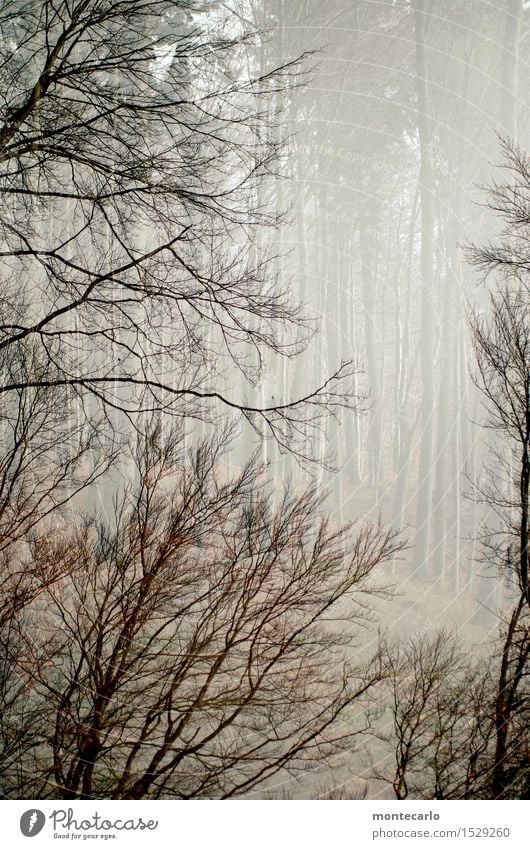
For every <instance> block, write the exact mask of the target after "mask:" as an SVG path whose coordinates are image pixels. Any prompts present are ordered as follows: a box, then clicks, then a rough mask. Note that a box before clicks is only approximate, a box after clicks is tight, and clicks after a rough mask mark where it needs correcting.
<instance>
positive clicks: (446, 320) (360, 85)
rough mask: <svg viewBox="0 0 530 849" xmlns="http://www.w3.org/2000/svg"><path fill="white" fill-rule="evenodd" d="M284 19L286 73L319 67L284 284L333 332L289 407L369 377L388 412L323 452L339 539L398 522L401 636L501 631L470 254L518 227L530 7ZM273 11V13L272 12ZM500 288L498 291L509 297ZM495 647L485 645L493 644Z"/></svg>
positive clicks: (305, 90)
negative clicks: (346, 525) (442, 627)
mask: <svg viewBox="0 0 530 849" xmlns="http://www.w3.org/2000/svg"><path fill="white" fill-rule="evenodd" d="M415 5H416V10H414V9H413V7H412V5H411V4H409V3H407V2H393V3H390V2H389V3H383V2H377V1H376V0H372V1H371V2H348V3H344V2H342V3H341V2H338V0H337V2H335V0H325V2H319V0H314V1H313V0H308V2H304V3H296V4H294V3H286V2H283V3H276V4H268V8H269V10H270V16H269V18H268V23H269V25H270V26H271V27H272V39H271V41H270V43H269V44H268V45H267V47H266V50H268V51H270V53H271V60H272V61H274V62H280V61H285V60H286V59H289V58H292V57H293V56H295V55H297V54H299V53H301V52H302V51H304V50H315V51H316V53H315V55H314V56H312V57H310V59H309V60H308V64H309V65H310V66H311V67H310V71H309V77H310V79H309V81H308V82H307V83H306V85H305V86H303V87H300V88H293V92H292V96H291V100H290V103H289V105H288V109H289V112H288V128H289V130H291V131H292V132H293V136H292V137H291V140H290V143H289V147H288V155H287V156H286V157H285V159H284V161H283V163H282V166H281V168H280V175H279V177H278V179H277V181H276V183H275V185H274V191H275V192H276V194H277V202H278V204H279V205H280V206H282V205H284V206H285V205H289V204H290V220H289V224H288V225H286V226H285V227H284V228H283V229H282V230H281V232H280V233H279V235H278V236H277V238H276V242H275V247H277V248H279V249H280V251H282V252H283V254H284V255H283V258H282V260H281V273H282V275H283V277H284V279H287V280H289V285H291V286H292V288H293V290H294V291H295V293H296V296H297V297H298V298H299V299H300V300H301V301H302V302H303V303H304V304H306V310H307V312H308V313H309V314H311V315H313V316H317V317H318V318H319V320H320V332H319V334H317V335H316V336H315V337H314V338H313V339H312V341H311V343H310V346H309V350H308V352H307V353H306V354H305V356H304V357H302V358H301V359H300V360H299V361H298V362H297V363H296V365H293V366H292V367H291V368H290V369H289V370H288V374H287V376H284V377H283V379H281V378H280V374H281V373H280V372H279V371H272V373H270V374H269V375H268V379H267V385H270V391H271V393H274V386H275V385H277V384H278V383H280V384H281V385H283V387H284V390H285V389H286V390H287V392H288V391H289V388H291V389H292V388H293V387H294V386H298V385H299V382H300V381H301V380H302V381H304V380H305V381H307V380H311V379H314V381H315V382H316V381H317V380H318V379H319V378H322V377H323V376H325V374H326V373H329V372H330V371H331V370H332V369H333V368H335V367H336V366H337V364H338V363H339V362H340V361H341V360H349V359H353V360H355V362H356V363H358V364H359V366H360V368H361V369H362V372H363V374H362V375H359V392H362V391H365V390H366V388H367V387H369V393H370V398H369V401H368V403H367V404H366V405H365V407H366V412H364V413H363V414H361V415H356V414H354V413H348V414H346V415H343V417H342V419H341V422H340V425H337V426H334V427H332V428H331V430H328V431H327V432H326V433H325V435H324V437H323V439H322V451H323V452H325V451H331V452H332V453H333V454H334V460H335V470H336V471H335V472H334V473H333V474H327V473H322V476H321V478H322V485H323V486H324V487H329V488H330V489H331V492H332V507H333V512H334V515H335V516H336V517H337V521H339V520H350V519H355V518H362V517H366V516H367V515H371V514H375V513H377V512H379V511H380V512H381V514H382V516H383V518H384V520H385V521H386V522H388V523H391V524H393V525H394V526H395V527H399V528H401V529H403V532H404V535H405V536H406V537H407V539H408V541H409V545H410V548H409V550H408V552H407V553H406V554H405V555H404V556H403V557H402V558H401V559H400V561H399V562H397V563H396V564H394V567H393V572H392V579H393V580H394V581H395V583H396V587H397V588H398V589H399V591H400V592H401V593H402V594H403V596H404V597H402V600H401V602H400V601H399V598H398V599H397V600H396V605H395V606H394V608H393V611H394V613H393V615H392V620H393V623H394V624H396V625H399V626H400V627H405V628H408V627H412V628H418V627H422V626H425V625H426V624H427V626H433V627H435V626H436V625H437V624H440V623H445V622H447V621H448V620H449V621H451V622H453V623H455V624H458V625H459V626H460V627H462V626H465V625H468V624H470V625H474V624H479V625H480V627H482V626H483V625H487V624H488V623H489V625H492V622H494V621H495V617H493V620H492V619H491V617H490V615H489V612H488V611H489V610H493V611H494V610H496V609H497V607H498V606H499V605H500V604H502V588H501V586H500V585H499V583H498V582H497V581H496V580H494V579H492V576H491V575H487V574H486V573H485V571H484V567H483V566H482V565H481V564H480V563H478V562H477V551H476V537H477V535H478V532H479V530H478V529H479V528H480V523H481V521H483V520H484V519H485V518H487V516H486V511H485V508H484V507H483V506H482V505H480V504H477V503H476V501H475V500H473V498H470V497H469V496H470V495H471V494H472V492H473V481H475V480H477V479H478V476H480V474H481V471H482V465H483V462H484V447H485V444H486V441H487V439H488V438H489V436H488V433H487V431H486V430H485V428H484V426H483V423H484V410H483V408H482V406H481V404H480V403H479V399H478V396H477V393H476V390H475V389H474V386H473V383H472V379H471V375H472V372H473V356H472V353H471V351H470V344H469V332H468V328H467V321H466V312H467V310H468V308H469V306H470V305H475V306H478V307H479V308H480V307H482V306H483V305H484V304H486V291H487V283H484V282H483V281H481V279H480V277H479V275H478V274H477V272H476V270H475V269H473V268H471V267H470V265H469V263H468V262H467V259H466V255H465V246H466V245H467V244H469V243H471V242H473V243H477V244H484V243H485V242H486V241H487V240H488V238H489V237H490V236H492V235H493V234H495V233H497V232H498V231H499V229H500V227H501V222H500V221H499V219H498V218H496V217H495V215H494V214H493V213H492V212H491V211H490V210H488V209H486V208H485V204H486V201H487V197H486V187H487V186H489V185H491V183H492V181H495V180H499V179H501V178H502V173H500V172H499V169H498V164H499V163H500V162H501V159H502V156H501V150H500V144H499V137H505V136H509V137H512V138H515V139H516V140H517V141H518V142H519V143H521V144H522V146H523V147H524V145H525V142H526V140H527V135H528V118H527V116H528V98H529V91H530V87H529V81H530V80H529V65H528V61H527V59H526V57H527V51H528V44H529V26H528V23H529V20H530V18H528V15H529V14H530V10H526V9H523V7H522V6H521V3H518V2H504V3H501V4H499V3H495V4H494V3H488V2H483V0H480V2H477V0H474V2H469V3H465V4H463V3H457V2H448V0H444V2H425V3H417V4H415ZM273 9H274V13H273ZM492 282H493V285H494V284H495V281H494V280H493V281H492ZM479 633H480V631H479V632H477V634H479Z"/></svg>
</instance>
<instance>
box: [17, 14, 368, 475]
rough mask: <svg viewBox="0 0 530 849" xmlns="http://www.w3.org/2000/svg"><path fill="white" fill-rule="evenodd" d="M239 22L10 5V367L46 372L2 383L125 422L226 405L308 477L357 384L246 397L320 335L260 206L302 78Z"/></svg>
mask: <svg viewBox="0 0 530 849" xmlns="http://www.w3.org/2000/svg"><path fill="white" fill-rule="evenodd" d="M238 10H239V4H238V3H231V4H216V5H215V6H214V7H212V5H211V4H210V3H205V2H202V0H197V2H195V0H137V2H135V3H130V2H125V0H110V2H109V0H76V2H73V3H72V2H69V1H68V0H59V2H50V0H45V2H42V3H37V4H36V3H34V2H32V0H26V1H25V0H8V2H6V3H3V4H2V9H1V10H0V30H1V33H2V36H1V40H0V52H1V62H0V67H1V71H0V80H1V82H2V85H1V86H0V88H1V91H2V93H1V94H0V113H1V121H2V126H1V127H0V193H1V194H2V197H3V204H2V213H1V218H0V234H1V235H0V239H1V243H2V244H1V246H0V258H1V263H2V264H1V267H0V274H1V279H2V289H1V299H0V313H1V324H0V349H3V350H6V349H10V348H13V347H17V348H19V349H24V350H28V349H29V348H30V347H31V349H32V350H33V351H35V352H36V354H37V359H38V361H39V362H40V363H41V364H42V369H41V372H40V373H37V374H28V375H27V376H26V377H25V378H19V379H15V378H9V377H5V378H4V380H3V381H2V384H1V386H0V393H2V395H3V397H6V395H7V394H8V393H12V392H17V391H20V390H21V389H22V390H24V389H26V388H36V387H41V388H46V389H48V390H50V392H51V391H53V390H55V389H56V388H57V387H61V386H67V387H70V388H71V389H72V390H73V391H75V392H77V393H78V394H80V395H81V396H86V394H87V393H90V394H91V396H92V397H93V398H95V399H97V400H98V402H99V403H100V404H101V405H102V406H103V408H104V410H105V411H106V412H107V414H108V415H109V416H111V417H114V418H115V419H117V420H119V418H120V415H119V414H123V413H125V414H126V415H128V416H130V417H131V416H135V414H136V413H137V412H138V411H139V410H144V411H145V410H153V409H157V410H160V409H163V410H166V411H170V412H173V413H175V414H178V415H186V416H190V415H191V416H195V417H200V418H202V419H203V420H207V419H209V418H210V417H212V416H214V417H215V415H216V409H215V408H216V406H219V405H220V407H221V409H224V410H225V411H228V412H231V411H232V412H233V411H234V410H235V411H236V412H237V413H238V414H240V415H242V416H243V417H244V418H246V420H247V421H249V422H250V424H251V425H252V426H253V427H254V428H255V429H257V430H258V431H259V432H260V433H266V434H268V435H269V436H272V437H273V438H274V439H276V441H277V442H278V443H279V444H280V445H281V446H282V447H283V448H284V449H286V450H289V451H290V452H291V453H298V455H299V456H300V457H301V458H302V457H307V455H308V454H309V453H310V436H311V433H312V432H313V430H314V428H315V427H316V426H318V423H319V421H320V419H321V417H322V416H323V415H324V414H326V415H327V414H329V413H330V412H331V413H333V412H334V411H336V409H337V408H338V407H340V406H343V405H348V404H351V398H350V400H348V397H347V395H348V393H347V381H346V383H344V380H343V379H344V378H347V376H348V375H350V374H352V371H353V370H352V366H351V364H343V365H342V366H340V367H339V368H338V370H337V371H336V372H335V373H334V374H332V375H331V376H330V378H329V379H328V380H324V381H323V383H322V384H321V385H320V386H315V387H314V388H313V389H312V390H311V389H308V391H307V392H306V393H303V397H300V396H298V397H290V398H277V399H276V400H275V401H274V402H272V401H271V403H270V404H269V405H265V406H263V405H262V406H260V404H259V403H257V402H255V403H252V401H251V400H247V399H246V397H245V395H246V390H245V388H244V386H245V384H244V381H247V388H251V387H252V386H253V385H255V384H256V382H257V381H258V379H259V376H260V374H261V371H262V369H263V367H264V366H265V365H266V364H267V358H268V357H269V355H281V356H287V357H290V356H293V355H295V354H296V353H299V352H300V351H301V349H302V348H303V345H304V340H305V339H307V336H308V334H309V333H310V332H311V326H310V324H309V323H308V322H307V321H306V320H305V319H304V318H303V317H302V315H301V313H300V310H299V307H298V306H297V305H296V304H294V303H292V301H291V299H290V297H289V293H288V291H287V290H286V289H285V288H284V287H283V288H282V285H281V283H280V282H279V281H278V280H277V279H275V274H274V268H273V263H272V262H271V260H272V259H273V257H272V256H271V255H270V252H267V250H266V249H263V238H262V237H261V235H260V234H261V232H262V230H263V228H264V227H271V226H272V227H274V226H276V225H278V224H279V223H280V221H281V216H280V215H278V213H277V212H276V210H275V209H274V205H273V204H272V203H270V204H269V203H268V200H267V197H268V192H267V190H266V188H264V186H266V185H267V179H268V177H269V176H270V175H271V174H273V172H274V168H275V164H276V163H277V161H278V157H279V154H280V152H281V151H282V149H283V143H284V140H285V137H286V130H285V128H282V126H281V121H280V117H281V116H280V115H279V111H280V107H279V105H278V104H279V103H281V98H280V97H278V95H284V96H287V95H288V92H289V89H290V88H292V87H293V86H296V85H297V84H299V81H300V61H299V60H296V61H294V60H293V61H292V62H290V63H287V64H285V65H282V66H281V67H267V68H262V67H261V66H260V57H262V56H263V52H262V51H261V52H260V51H259V46H260V34H259V32H256V30H255V27H254V25H253V24H252V21H250V20H248V18H247V17H245V16H244V15H242V14H238ZM234 366H235V368H236V373H238V374H240V375H242V377H243V382H242V386H243V388H242V389H239V390H238V389H237V388H235V387H234V386H233V385H230V382H229V380H230V378H231V377H232V376H233V367H234ZM227 378H228V379H227ZM212 405H213V407H212ZM217 415H218V412H217Z"/></svg>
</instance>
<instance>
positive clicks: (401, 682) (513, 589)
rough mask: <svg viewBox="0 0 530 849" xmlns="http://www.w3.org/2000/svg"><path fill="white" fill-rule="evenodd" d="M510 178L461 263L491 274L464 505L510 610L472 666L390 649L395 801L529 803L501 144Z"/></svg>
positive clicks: (516, 296)
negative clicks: (498, 219)
mask: <svg viewBox="0 0 530 849" xmlns="http://www.w3.org/2000/svg"><path fill="white" fill-rule="evenodd" d="M503 147H504V151H505V154H506V156H507V160H506V167H507V169H508V171H509V174H510V180H509V181H507V182H505V183H501V184H495V185H494V186H493V188H492V189H491V190H490V193H489V200H488V206H490V207H491V208H492V209H493V210H494V211H496V212H497V213H500V214H501V216H502V218H503V220H504V222H505V225H506V226H505V230H504V232H503V234H502V236H501V239H500V240H499V241H498V242H494V243H491V244H490V245H488V246H487V247H486V248H479V247H476V246H473V247H472V248H471V249H470V256H471V259H472V261H473V262H474V264H475V265H476V266H478V267H479V268H480V269H481V270H482V272H483V274H484V275H485V276H488V274H489V273H490V272H496V273H497V274H500V276H501V278H502V284H501V287H500V289H499V290H497V291H495V292H493V293H492V294H491V295H490V312H489V314H488V315H486V316H485V315H483V314H481V313H479V311H478V310H474V311H472V313H471V316H470V331H471V340H472V344H473V348H474V352H475V359H476V370H475V374H474V383H475V385H476V386H477V388H478V389H479V391H480V392H481V394H482V397H483V401H484V405H485V408H486V413H487V418H486V422H485V424H486V427H487V428H489V429H490V430H491V432H492V433H493V435H494V438H493V439H492V440H491V442H490V443H489V444H488V445H487V446H486V448H487V451H488V453H489V462H488V464H487V465H486V466H485V468H484V474H483V477H482V478H481V480H479V481H477V482H475V483H474V496H473V497H475V498H476V499H477V500H478V501H481V502H482V503H483V504H484V505H485V506H486V507H487V509H488V517H487V519H486V521H485V522H484V524H483V526H482V527H481V529H480V537H479V539H480V542H481V563H482V564H483V565H485V566H488V567H490V568H493V569H494V570H495V571H497V572H500V574H501V575H502V576H503V578H504V579H505V581H506V583H507V585H508V589H509V598H510V602H509V605H508V610H507V612H506V611H503V612H502V613H501V614H500V620H501V626H500V633H499V638H498V640H497V641H496V643H495V645H494V646H493V649H492V651H491V653H490V654H489V655H488V656H487V657H486V662H485V663H484V662H483V661H480V662H478V663H473V664H470V663H469V661H468V659H467V658H466V656H465V655H464V654H463V653H462V651H461V650H460V649H459V648H458V646H457V641H456V638H455V637H454V636H451V635H450V634H448V633H446V632H440V633H439V634H437V635H436V636H435V637H434V638H433V639H426V638H415V639H413V640H412V641H411V643H409V644H408V645H407V646H405V647H403V648H401V649H399V650H397V651H393V652H390V654H389V661H388V674H389V680H390V681H391V682H392V684H391V688H390V694H391V701H390V708H389V713H390V717H391V722H390V726H391V730H390V731H388V732H385V733H381V734H380V737H381V739H382V740H383V741H384V742H385V744H387V745H390V746H391V747H392V749H393V751H394V757H395V766H394V768H393V770H392V771H385V770H379V771H376V777H378V778H380V779H382V780H385V781H389V782H390V783H391V784H392V786H393V789H394V792H395V794H396V797H397V798H400V799H402V798H406V797H407V796H408V795H409V794H411V795H413V796H415V797H418V796H420V797H426V798H488V799H501V798H521V797H524V798H528V796H529V795H530V757H529V748H530V741H529V735H528V728H529V727H530V721H529V720H530V691H529V686H528V681H529V671H530V667H529V658H530V621H529V610H530V584H529V568H528V567H529V536H530V310H529V307H530V302H529V292H530V289H529V286H528V280H529V277H528V275H529V273H530V216H529V212H528V193H529V191H530V167H529V161H528V157H527V156H526V155H525V154H524V153H523V152H522V151H521V150H519V149H518V148H516V147H515V146H513V145H510V144H509V143H507V142H505V143H504V145H503Z"/></svg>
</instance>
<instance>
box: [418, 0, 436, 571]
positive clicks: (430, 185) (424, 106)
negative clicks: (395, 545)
mask: <svg viewBox="0 0 530 849" xmlns="http://www.w3.org/2000/svg"><path fill="white" fill-rule="evenodd" d="M425 5H426V4H425V0H415V2H414V31H415V42H416V96H417V116H418V133H419V143H420V176H419V183H420V197H421V257H420V275H421V327H420V373H421V385H422V397H421V413H420V431H421V436H420V458H419V469H418V484H417V509H416V550H415V558H414V559H415V567H416V568H420V569H422V570H425V569H426V567H427V562H428V560H429V539H430V526H431V510H432V471H433V466H432V458H433V424H434V417H433V412H434V411H433V404H434V385H433V384H434V368H433V359H434V339H433V330H434V324H433V308H432V285H433V280H432V276H433V243H434V208H433V196H434V174H433V165H432V122H431V119H430V114H429V97H428V90H427V63H426V57H425V22H426V17H427V13H426V11H425Z"/></svg>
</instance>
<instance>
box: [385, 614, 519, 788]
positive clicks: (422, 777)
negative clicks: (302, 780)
mask: <svg viewBox="0 0 530 849" xmlns="http://www.w3.org/2000/svg"><path fill="white" fill-rule="evenodd" d="M529 649H530V629H529V623H528V615H527V614H526V613H525V607H524V605H523V604H520V605H519V607H518V609H517V611H516V612H515V613H514V614H512V615H511V616H508V620H507V621H506V622H504V623H503V625H502V628H501V629H500V632H499V637H498V639H497V640H495V641H494V643H493V645H492V646H491V647H490V650H489V651H488V652H485V653H484V654H483V655H481V653H480V652H479V654H478V657H475V658H474V659H473V660H472V661H470V659H469V655H470V653H471V651H470V650H468V651H466V650H465V649H464V648H463V647H462V643H461V639H459V638H458V637H457V636H456V635H454V634H451V633H450V632H447V631H439V632H437V633H435V634H434V635H433V636H432V637H426V636H419V637H414V638H412V639H411V640H410V641H409V642H408V643H406V644H405V645H402V646H398V647H397V648H394V649H391V650H389V651H388V655H387V657H388V659H387V664H386V666H385V676H386V678H387V681H388V687H389V696H390V698H389V702H388V707H387V709H386V711H385V713H384V715H383V717H382V720H383V722H381V723H380V730H379V731H378V733H377V735H376V736H377V738H378V739H379V740H380V741H382V743H383V749H382V752H380V753H379V760H378V764H380V763H381V762H382V763H383V765H382V766H381V765H378V766H374V767H372V774H373V776H374V777H375V778H376V779H377V780H380V781H384V782H385V783H388V784H389V785H390V786H391V787H392V789H393V791H394V794H395V796H396V798H397V799H407V798H411V799H418V798H420V799H501V798H508V799H510V798H527V796H528V792H529V789H530V784H529V781H530V761H529V757H528V755H529V745H530V738H529V734H528V728H529V719H530V701H529V697H530V691H529V688H528V657H529ZM475 651H476V650H475ZM473 653H475V652H473ZM383 723H384V724H383Z"/></svg>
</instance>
